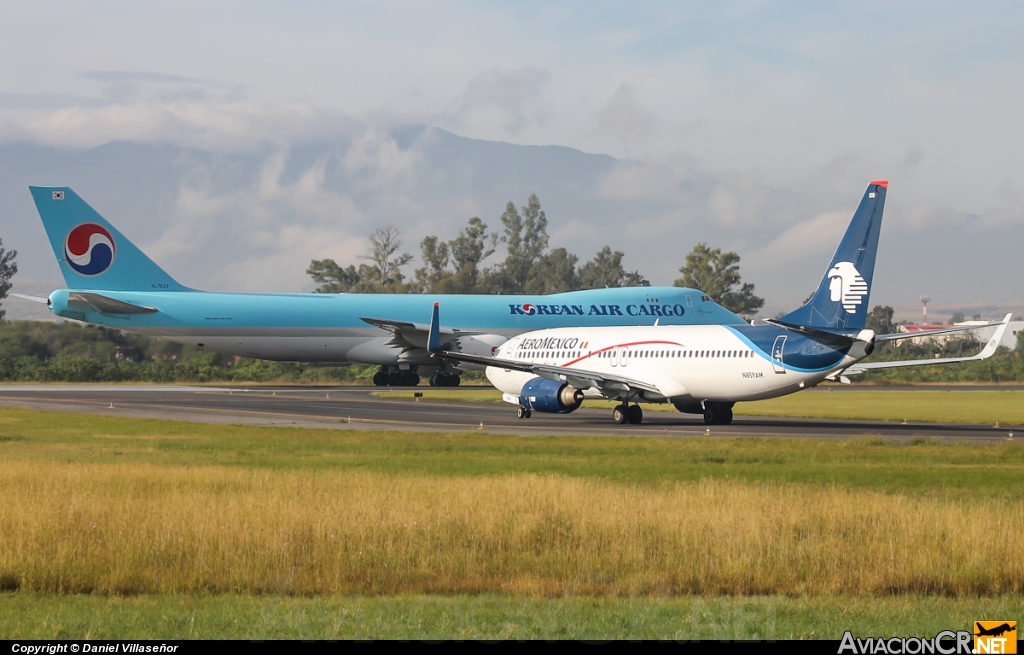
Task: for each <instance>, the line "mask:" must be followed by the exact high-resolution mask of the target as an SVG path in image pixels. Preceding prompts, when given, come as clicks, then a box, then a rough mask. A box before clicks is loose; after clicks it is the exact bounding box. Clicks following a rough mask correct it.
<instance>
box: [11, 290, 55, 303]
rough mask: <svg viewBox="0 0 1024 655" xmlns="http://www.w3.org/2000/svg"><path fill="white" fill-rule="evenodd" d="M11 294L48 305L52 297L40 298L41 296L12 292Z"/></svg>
mask: <svg viewBox="0 0 1024 655" xmlns="http://www.w3.org/2000/svg"><path fill="white" fill-rule="evenodd" d="M11 295H12V296H16V297H18V298H21V299H22V300H31V301H32V302H41V303H43V304H44V305H47V304H49V303H50V299H49V298H40V297H39V296H26V295H25V294H23V293H12V294H11Z"/></svg>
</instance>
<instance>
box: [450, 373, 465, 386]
mask: <svg viewBox="0 0 1024 655" xmlns="http://www.w3.org/2000/svg"><path fill="white" fill-rule="evenodd" d="M449 377H451V384H449V385H448V386H452V387H457V386H459V383H460V382H462V377H460V376H458V375H452V376H449Z"/></svg>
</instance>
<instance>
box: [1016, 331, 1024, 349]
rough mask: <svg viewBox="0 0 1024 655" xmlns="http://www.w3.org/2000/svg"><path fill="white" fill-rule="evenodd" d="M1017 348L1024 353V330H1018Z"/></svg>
mask: <svg viewBox="0 0 1024 655" xmlns="http://www.w3.org/2000/svg"><path fill="white" fill-rule="evenodd" d="M1015 350H1016V351H1017V352H1019V353H1024V330H1018V331H1017V348H1016V349H1015Z"/></svg>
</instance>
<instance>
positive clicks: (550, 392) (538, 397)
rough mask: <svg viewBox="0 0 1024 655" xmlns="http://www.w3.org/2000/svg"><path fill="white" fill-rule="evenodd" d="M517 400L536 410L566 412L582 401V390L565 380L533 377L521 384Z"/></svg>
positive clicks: (556, 412)
mask: <svg viewBox="0 0 1024 655" xmlns="http://www.w3.org/2000/svg"><path fill="white" fill-rule="evenodd" d="M519 402H520V404H522V406H523V407H525V408H527V409H531V410H536V411H538V412H548V413H551V414H568V413H569V412H572V411H575V410H576V409H578V408H579V406H580V405H581V404H582V403H583V392H582V391H580V390H579V389H576V388H574V387H570V386H569V385H568V384H566V383H565V382H555V381H554V380H547V379H545V378H533V379H532V380H530V381H529V382H527V383H526V384H524V385H523V390H522V391H521V392H520V394H519Z"/></svg>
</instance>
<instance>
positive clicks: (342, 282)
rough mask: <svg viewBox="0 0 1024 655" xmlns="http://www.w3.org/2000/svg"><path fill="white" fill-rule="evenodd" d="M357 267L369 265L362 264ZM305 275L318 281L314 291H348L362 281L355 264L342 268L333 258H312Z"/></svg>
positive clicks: (362, 267)
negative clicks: (318, 284)
mask: <svg viewBox="0 0 1024 655" xmlns="http://www.w3.org/2000/svg"><path fill="white" fill-rule="evenodd" d="M359 268H361V269H367V268H370V267H369V266H367V265H366V264H362V265H361V266H360V267H359ZM306 275H308V276H310V277H312V278H313V281H314V282H319V283H320V286H319V287H317V288H316V291H314V293H349V292H350V291H352V288H353V287H355V286H356V285H357V284H359V282H360V281H362V275H360V273H359V271H358V270H356V267H355V266H351V265H350V266H349V267H348V268H342V267H341V266H339V265H338V264H337V262H335V261H334V260H333V259H314V260H313V261H312V262H311V263H310V265H309V268H307V269H306Z"/></svg>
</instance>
